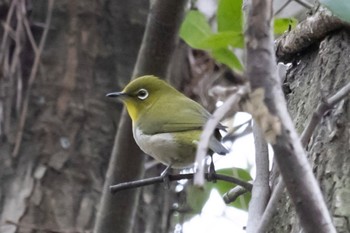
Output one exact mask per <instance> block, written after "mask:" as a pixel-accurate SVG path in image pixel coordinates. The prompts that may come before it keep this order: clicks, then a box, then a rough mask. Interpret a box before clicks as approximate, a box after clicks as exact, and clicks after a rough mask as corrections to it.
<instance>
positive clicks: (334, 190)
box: [269, 30, 350, 233]
mask: <svg viewBox="0 0 350 233" xmlns="http://www.w3.org/2000/svg"><path fill="white" fill-rule="evenodd" d="M349 45H350V34H349V33H348V32H346V31H345V30H344V31H338V32H335V33H334V34H332V35H329V36H327V37H326V38H325V39H323V40H322V41H321V42H320V43H319V44H316V45H314V46H313V47H312V48H309V50H308V53H307V54H303V55H302V56H301V57H300V61H299V62H298V63H295V64H294V65H293V66H292V67H291V68H290V69H289V71H288V74H287V78H286V83H285V85H284V86H285V90H287V92H288V93H286V94H287V100H288V107H289V110H290V113H291V115H292V117H293V119H294V122H295V125H296V128H297V130H298V132H299V133H301V132H302V131H303V129H304V127H305V126H306V124H307V122H308V120H309V117H310V116H311V115H312V113H313V112H314V111H315V108H316V106H317V105H318V103H319V101H322V98H325V97H327V96H329V95H332V94H334V93H335V92H336V91H337V90H339V89H340V88H341V87H343V86H344V85H345V84H346V83H349V81H350V79H349V72H350V59H349V56H348V55H349V53H350V46H349ZM349 109H350V101H349V97H348V98H346V99H345V100H344V101H341V102H340V103H339V104H338V105H337V106H335V107H334V108H333V109H332V110H331V111H329V112H328V113H327V114H326V115H325V116H324V118H323V120H322V122H321V124H320V125H319V127H318V128H317V129H316V131H315V132H314V134H313V136H312V139H311V140H310V142H309V145H308V147H307V151H308V159H309V161H310V163H311V164H312V167H313V171H314V173H315V175H316V177H317V179H318V182H319V183H320V185H321V189H322V192H323V193H324V197H325V200H326V202H327V205H328V208H329V209H330V211H331V214H332V216H333V222H334V225H335V227H336V228H337V231H338V232H344V233H345V232H350V208H349V206H350V202H349V200H350V192H349V190H350V179H349V177H350V169H349V164H350V157H349V145H350V131H349V128H350V123H349V122H350V111H349ZM271 226H273V227H271V228H270V230H269V232H276V233H277V232H292V233H294V232H300V230H301V229H300V224H299V223H298V220H297V216H296V213H295V209H294V207H293V205H292V204H291V202H290V199H289V198H286V196H284V197H283V198H282V200H281V201H280V205H279V209H278V214H277V215H276V216H275V217H274V220H273V223H271Z"/></svg>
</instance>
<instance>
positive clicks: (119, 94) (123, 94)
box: [106, 92, 127, 99]
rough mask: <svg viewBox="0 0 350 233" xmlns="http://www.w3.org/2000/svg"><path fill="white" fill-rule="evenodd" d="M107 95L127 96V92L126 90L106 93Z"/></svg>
mask: <svg viewBox="0 0 350 233" xmlns="http://www.w3.org/2000/svg"><path fill="white" fill-rule="evenodd" d="M106 97H121V99H122V98H123V97H127V94H126V93H125V92H111V93H108V94H107V95H106Z"/></svg>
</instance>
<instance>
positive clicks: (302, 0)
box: [294, 0, 314, 10]
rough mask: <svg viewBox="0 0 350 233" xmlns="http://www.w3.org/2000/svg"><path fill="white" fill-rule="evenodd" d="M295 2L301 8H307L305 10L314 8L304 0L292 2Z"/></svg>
mask: <svg viewBox="0 0 350 233" xmlns="http://www.w3.org/2000/svg"><path fill="white" fill-rule="evenodd" d="M294 1H295V2H297V3H299V4H300V5H302V6H303V7H305V8H307V9H309V10H310V9H312V8H313V7H314V6H313V5H312V4H310V3H308V2H307V1H304V0H294Z"/></svg>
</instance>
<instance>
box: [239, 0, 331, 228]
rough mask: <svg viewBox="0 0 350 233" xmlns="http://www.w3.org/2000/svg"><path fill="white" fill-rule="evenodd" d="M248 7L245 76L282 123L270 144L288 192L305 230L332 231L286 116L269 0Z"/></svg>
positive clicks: (293, 129)
mask: <svg viewBox="0 0 350 233" xmlns="http://www.w3.org/2000/svg"><path fill="white" fill-rule="evenodd" d="M248 2H249V1H248ZM247 8H248V17H247V30H246V32H245V41H246V53H247V67H246V76H247V77H249V81H250V84H251V88H252V91H253V92H254V91H255V90H258V89H261V88H262V89H263V90H265V91H264V93H265V99H264V102H265V104H266V106H267V107H268V109H269V112H270V113H271V114H273V115H275V116H276V117H277V118H278V119H279V122H280V124H281V130H280V132H276V141H275V142H272V143H271V144H272V147H273V150H274V155H275V159H276V162H277V164H278V167H279V169H280V172H281V175H282V177H283V180H284V182H285V184H286V187H287V190H288V193H289V195H290V197H291V199H292V201H293V203H294V205H295V207H296V211H297V214H298V217H299V220H300V223H301V225H302V227H303V228H304V230H305V232H315V233H316V232H317V233H333V232H334V233H335V232H336V230H335V228H334V226H333V224H332V220H331V217H330V214H329V211H328V209H327V206H326V204H325V201H324V199H323V195H322V193H321V190H320V188H319V186H318V183H317V180H316V178H315V177H314V175H313V173H312V169H311V166H310V164H309V162H308V160H307V157H306V153H305V150H304V148H303V146H302V144H301V142H300V140H299V137H298V134H297V132H296V130H295V128H294V125H293V122H292V120H291V118H290V116H289V113H288V110H287V105H286V101H285V99H284V95H283V91H282V88H281V83H280V79H279V77H278V73H277V69H276V68H277V67H276V58H275V51H274V46H273V36H272V29H271V20H272V15H273V12H272V0H252V1H251V2H249V4H248V6H247ZM262 128H264V127H262Z"/></svg>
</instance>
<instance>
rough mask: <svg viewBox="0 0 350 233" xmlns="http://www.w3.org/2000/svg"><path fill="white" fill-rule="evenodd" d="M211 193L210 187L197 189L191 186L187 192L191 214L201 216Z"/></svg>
mask: <svg viewBox="0 0 350 233" xmlns="http://www.w3.org/2000/svg"><path fill="white" fill-rule="evenodd" d="M210 192H211V188H210V187H206V186H204V188H202V187H197V186H194V185H190V186H189V187H188V190H187V196H186V198H187V204H188V205H189V206H190V207H191V209H192V212H191V214H199V213H200V212H201V211H202V209H203V206H204V205H205V203H206V202H207V200H208V198H209V195H210Z"/></svg>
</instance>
